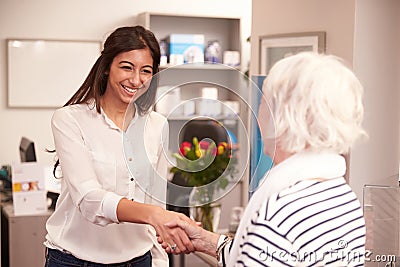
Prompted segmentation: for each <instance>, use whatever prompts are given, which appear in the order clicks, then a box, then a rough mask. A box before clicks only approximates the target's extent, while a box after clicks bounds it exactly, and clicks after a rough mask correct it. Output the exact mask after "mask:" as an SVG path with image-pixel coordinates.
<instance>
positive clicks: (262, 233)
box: [159, 52, 366, 267]
mask: <svg viewBox="0 0 400 267" xmlns="http://www.w3.org/2000/svg"><path fill="white" fill-rule="evenodd" d="M263 95H264V99H263V101H261V104H260V110H259V115H258V116H259V117H258V119H259V125H260V129H261V135H262V139H263V143H264V152H265V153H266V154H268V155H270V156H271V157H272V158H273V160H274V166H273V168H272V169H271V170H270V171H269V172H268V173H267V175H266V176H265V177H264V178H263V180H262V183H261V185H260V186H259V188H258V189H257V191H256V192H255V194H254V195H253V196H252V198H251V199H250V201H249V203H248V206H247V207H246V210H245V212H244V215H243V218H242V220H241V222H240V226H239V229H238V231H237V233H236V236H235V239H232V238H230V237H227V236H225V235H219V234H216V233H211V232H207V231H205V230H204V229H202V228H201V227H199V226H196V225H193V224H189V223H181V222H171V223H169V226H170V227H176V226H178V227H181V228H183V229H184V230H185V231H186V232H187V234H188V235H189V237H190V238H191V240H192V242H193V245H194V246H195V249H196V250H197V251H201V252H205V253H207V254H209V255H212V256H215V257H217V259H218V260H219V261H220V264H221V265H223V266H274V267H275V266H311V265H312V266H363V265H364V259H365V232H366V230H365V221H364V218H363V212H362V208H361V205H360V202H359V200H358V199H357V197H356V195H355V194H354V192H353V191H352V189H351V188H350V186H349V185H348V184H347V183H346V181H345V179H344V175H345V172H346V162H345V159H344V157H343V156H342V154H344V153H347V152H348V151H349V149H350V147H351V146H352V145H353V144H354V143H355V141H356V140H357V139H358V138H359V137H363V136H364V137H365V136H366V133H365V131H364V130H363V129H362V126H361V123H362V119H363V104H362V95H363V87H362V85H361V83H360V82H359V80H358V79H357V78H356V76H355V75H354V74H353V72H352V71H351V70H350V69H349V68H348V67H346V66H345V64H344V63H343V62H342V60H341V59H339V58H337V57H335V56H332V55H323V54H317V53H312V52H302V53H299V54H296V55H294V56H290V57H287V58H284V59H282V60H280V61H278V62H277V63H276V64H275V65H274V66H273V67H272V69H271V71H270V72H269V74H268V76H267V79H266V80H265V82H264V85H263ZM159 241H160V242H162V241H161V240H159ZM163 247H164V248H166V250H167V252H171V251H170V250H169V248H168V247H167V246H166V244H165V243H164V244H163Z"/></svg>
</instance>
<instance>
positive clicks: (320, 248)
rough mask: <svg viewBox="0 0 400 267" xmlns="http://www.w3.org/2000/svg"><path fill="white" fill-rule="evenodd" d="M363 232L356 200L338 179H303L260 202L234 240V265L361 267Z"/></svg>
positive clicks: (362, 259)
mask: <svg viewBox="0 0 400 267" xmlns="http://www.w3.org/2000/svg"><path fill="white" fill-rule="evenodd" d="M365 233H366V229H365V221H364V217H363V212H362V209H361V206H360V202H359V201H358V199H357V197H356V195H355V194H354V192H353V191H352V190H351V188H350V187H349V186H348V185H347V184H346V181H345V180H344V178H336V179H330V180H322V181H318V180H304V181H300V182H298V183H296V184H295V185H293V186H291V187H289V188H287V189H284V190H282V191H280V192H279V193H275V194H272V195H271V197H269V198H268V199H267V200H266V201H265V202H264V203H263V204H262V206H261V207H260V209H259V210H258V212H257V213H256V214H254V216H253V217H252V220H251V224H250V226H249V227H247V228H246V231H245V233H244V234H243V235H242V236H241V237H240V238H241V239H240V240H237V241H239V242H240V253H239V257H238V258H237V261H236V264H235V265H236V266H251V267H254V266H274V267H278V266H363V265H364V258H365ZM230 245H231V244H230ZM230 245H228V246H226V248H225V250H224V251H223V256H225V257H229V252H228V251H229V249H230V247H231V246H230ZM223 261H224V262H226V258H225V259H223Z"/></svg>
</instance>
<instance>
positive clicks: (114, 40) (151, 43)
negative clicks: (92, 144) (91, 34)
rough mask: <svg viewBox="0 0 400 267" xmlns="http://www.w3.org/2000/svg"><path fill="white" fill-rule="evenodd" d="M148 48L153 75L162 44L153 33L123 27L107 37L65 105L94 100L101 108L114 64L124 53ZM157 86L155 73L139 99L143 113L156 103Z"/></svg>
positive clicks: (142, 28) (98, 108) (97, 108)
mask: <svg viewBox="0 0 400 267" xmlns="http://www.w3.org/2000/svg"><path fill="white" fill-rule="evenodd" d="M144 48H149V50H150V53H151V56H152V58H153V74H156V73H157V72H158V71H159V68H158V67H159V64H160V46H159V43H158V41H157V39H156V37H155V36H154V34H153V33H152V32H151V31H149V30H146V29H145V28H144V27H142V26H132V27H121V28H118V29H116V30H115V31H114V32H112V33H111V34H110V36H108V38H107V39H106V41H105V43H104V49H103V51H102V52H101V55H100V56H99V58H98V59H97V60H96V62H95V64H94V65H93V67H92V69H91V70H90V72H89V74H88V76H87V77H86V79H85V81H84V82H83V84H82V85H81V87H80V88H79V89H78V91H76V93H75V94H74V95H73V96H72V97H71V99H70V100H68V102H67V103H66V104H65V105H64V106H68V105H73V104H81V103H88V102H89V101H90V100H91V99H94V101H95V103H96V110H97V112H99V113H100V112H101V111H100V97H101V96H102V95H103V94H104V93H105V91H106V88H107V80H108V74H107V73H109V70H110V67H111V63H112V61H113V59H114V58H115V57H116V56H117V55H119V54H120V53H123V52H128V51H131V50H137V49H144ZM157 86H158V79H157V76H154V77H153V79H152V81H151V83H150V86H149V89H148V90H147V91H146V93H144V94H143V95H142V96H140V97H139V98H138V99H137V100H136V102H135V103H136V105H137V109H138V112H139V114H140V115H143V114H145V113H147V112H148V111H149V110H150V108H151V107H152V105H153V104H154V102H155V97H156V93H157V92H156V91H157Z"/></svg>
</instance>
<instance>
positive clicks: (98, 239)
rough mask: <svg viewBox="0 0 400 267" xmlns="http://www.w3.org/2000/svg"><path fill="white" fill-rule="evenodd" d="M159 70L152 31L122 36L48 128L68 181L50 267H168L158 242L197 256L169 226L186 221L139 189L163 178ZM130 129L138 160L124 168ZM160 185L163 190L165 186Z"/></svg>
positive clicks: (55, 217)
mask: <svg viewBox="0 0 400 267" xmlns="http://www.w3.org/2000/svg"><path fill="white" fill-rule="evenodd" d="M159 63H160V49H159V45H158V42H157V40H156V38H155V37H154V35H153V33H152V32H150V31H148V30H146V29H144V28H143V27H141V26H136V27H122V28H118V29H116V30H115V31H114V32H113V33H111V35H110V36H109V37H108V38H107V40H106V42H105V44H104V50H103V51H102V53H101V55H100V57H99V58H98V59H97V61H96V63H95V64H94V65H93V67H92V69H91V71H90V73H89V75H88V76H87V78H86V80H85V81H84V83H83V84H82V85H81V87H80V88H79V90H78V91H77V92H76V93H75V94H74V95H73V96H72V98H71V99H70V100H69V101H68V102H67V104H66V105H65V106H64V107H63V108H61V109H59V110H57V111H56V112H55V113H54V115H53V118H52V130H53V135H54V143H55V147H56V152H57V156H58V158H59V161H58V162H57V164H58V163H59V164H60V166H61V170H62V174H63V177H62V182H61V183H62V187H61V188H62V189H61V193H60V197H59V198H58V201H57V205H56V208H55V211H54V213H53V214H52V215H51V217H50V218H49V220H48V221H47V225H46V228H47V232H48V233H47V236H46V242H45V244H46V246H47V247H48V254H47V256H46V262H47V263H46V266H50V267H51V266H59V263H60V262H63V263H65V265H63V266H76V265H75V264H82V265H83V263H85V264H86V263H87V262H91V263H90V265H91V266H102V265H103V264H111V263H113V264H114V263H118V266H127V265H129V264H130V265H129V266H131V265H134V266H142V267H145V266H146V267H149V266H168V257H167V255H166V253H165V252H164V251H163V250H162V248H161V247H160V246H159V244H158V243H157V241H156V235H160V236H162V237H163V238H164V239H165V240H167V242H168V243H169V244H176V245H174V247H176V248H175V250H176V251H181V252H189V251H193V246H192V244H191V242H190V240H189V239H188V237H187V235H186V234H185V233H184V232H183V231H182V230H180V229H169V228H168V227H166V226H165V225H164V224H165V223H166V222H168V221H171V220H174V221H176V220H177V221H181V220H182V221H187V222H191V221H190V219H189V218H187V217H186V216H184V215H182V214H178V213H175V212H171V211H166V210H165V209H164V208H165V206H164V205H165V199H160V198H157V199H156V198H154V197H153V196H148V195H145V194H144V193H143V191H141V190H140V188H139V186H141V185H139V184H138V182H137V181H139V180H140V181H142V180H149V179H151V177H154V176H155V175H156V174H157V175H161V176H163V177H166V176H167V163H166V161H165V159H164V158H162V157H161V156H160V153H159V151H161V150H162V149H166V144H167V143H168V134H167V131H165V130H164V129H168V127H167V120H166V118H164V117H163V116H162V115H160V114H158V113H156V112H154V111H152V110H151V108H152V106H153V104H154V101H155V96H156V88H157V79H156V78H155V76H153V75H154V74H156V73H157V72H158V66H159ZM124 122H125V125H124ZM125 129H126V132H127V133H133V135H132V137H133V138H131V139H130V140H129V144H130V145H129V146H128V147H126V146H125V148H126V149H129V150H132V151H134V152H135V154H134V155H133V157H132V158H130V159H128V160H127V161H125V156H124V146H123V138H124V134H125ZM145 144H151V146H150V148H148V146H146V148H147V149H145ZM136 155H138V156H137V157H136ZM149 158H151V161H149V160H147V159H149ZM126 162H129V169H128V165H127V164H126ZM57 164H56V165H57ZM155 186H156V187H157V186H158V187H160V188H157V191H159V192H162V191H166V186H165V185H158V184H157V185H155ZM164 195H165V194H164ZM122 222H127V223H122ZM99 226H107V228H104V227H99ZM77 229H78V230H77ZM79 229H82V231H84V234H85V239H82V238H81V232H80V231H79ZM121 263H122V264H121ZM128 263H129V264H128ZM124 264H126V265H124ZM112 266H114V265H112Z"/></svg>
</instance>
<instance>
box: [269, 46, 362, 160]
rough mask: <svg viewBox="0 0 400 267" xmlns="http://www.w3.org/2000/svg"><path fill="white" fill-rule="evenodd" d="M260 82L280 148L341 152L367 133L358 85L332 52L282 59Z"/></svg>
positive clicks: (299, 150) (291, 151)
mask: <svg viewBox="0 0 400 267" xmlns="http://www.w3.org/2000/svg"><path fill="white" fill-rule="evenodd" d="M263 87H264V88H263V91H264V94H265V96H266V98H267V99H268V100H269V101H270V103H271V112H272V118H273V120H274V124H275V136H276V139H277V140H278V141H279V145H280V147H281V149H283V150H284V151H287V152H290V153H297V152H301V151H304V150H313V151H322V150H330V151H334V152H337V153H346V152H348V150H349V148H350V147H351V146H352V145H353V143H354V142H355V141H356V140H357V139H358V138H359V137H361V136H366V133H365V131H364V130H363V128H362V126H361V123H362V120H363V114H364V108H363V104H362V97H363V87H362V85H361V83H360V81H359V80H358V79H357V77H356V76H355V75H354V73H353V72H352V71H351V70H350V69H349V68H348V67H346V65H345V64H344V62H343V60H341V59H340V58H338V57H336V56H332V55H324V54H318V53H314V52H301V53H298V54H296V55H294V56H289V57H287V58H284V59H282V60H280V61H278V62H277V63H276V64H275V65H274V66H273V67H272V68H271V70H270V72H269V74H268V75H267V78H266V80H265V83H264V86H263ZM261 123H262V122H261Z"/></svg>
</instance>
